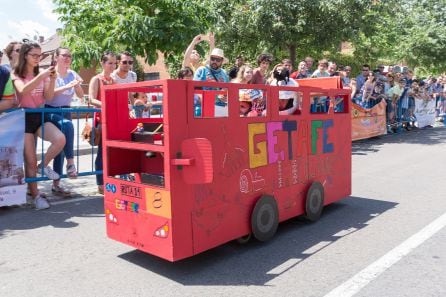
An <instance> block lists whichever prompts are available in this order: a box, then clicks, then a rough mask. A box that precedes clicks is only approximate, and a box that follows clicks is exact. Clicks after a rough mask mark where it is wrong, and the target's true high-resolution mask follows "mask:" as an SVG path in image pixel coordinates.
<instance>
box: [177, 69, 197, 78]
mask: <svg viewBox="0 0 446 297" xmlns="http://www.w3.org/2000/svg"><path fill="white" fill-rule="evenodd" d="M177 78H178V79H185V80H192V79H193V78H194V71H193V70H192V69H191V68H190V67H183V68H181V69H180V70H179V71H178V73H177Z"/></svg>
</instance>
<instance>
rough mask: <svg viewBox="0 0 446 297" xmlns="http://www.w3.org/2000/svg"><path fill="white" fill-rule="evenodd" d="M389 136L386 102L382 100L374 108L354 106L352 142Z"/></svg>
mask: <svg viewBox="0 0 446 297" xmlns="http://www.w3.org/2000/svg"><path fill="white" fill-rule="evenodd" d="M383 134H387V129H386V102H385V101H384V100H381V102H380V103H378V104H376V105H375V106H373V107H372V108H362V107H361V106H359V105H357V104H355V103H353V104H352V140H353V141H354V140H359V139H366V138H370V137H374V136H379V135H383Z"/></svg>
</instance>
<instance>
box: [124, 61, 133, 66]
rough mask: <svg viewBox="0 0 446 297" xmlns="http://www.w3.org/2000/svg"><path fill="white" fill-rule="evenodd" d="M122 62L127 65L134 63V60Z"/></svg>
mask: <svg viewBox="0 0 446 297" xmlns="http://www.w3.org/2000/svg"><path fill="white" fill-rule="evenodd" d="M121 63H122V64H124V65H127V64H129V65H133V61H121Z"/></svg>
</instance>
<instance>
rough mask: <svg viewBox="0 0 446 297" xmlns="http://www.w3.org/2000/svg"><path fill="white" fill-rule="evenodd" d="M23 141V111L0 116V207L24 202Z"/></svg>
mask: <svg viewBox="0 0 446 297" xmlns="http://www.w3.org/2000/svg"><path fill="white" fill-rule="evenodd" d="M24 139H25V111H24V110H23V109H19V110H16V111H13V112H9V113H4V114H2V115H0V207H1V206H9V205H19V204H24V203H25V202H26V184H25V174H24V171H23V145H24Z"/></svg>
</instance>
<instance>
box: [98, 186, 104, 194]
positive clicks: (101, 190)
mask: <svg viewBox="0 0 446 297" xmlns="http://www.w3.org/2000/svg"><path fill="white" fill-rule="evenodd" d="M98 193H99V194H101V195H104V186H103V185H98Z"/></svg>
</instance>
